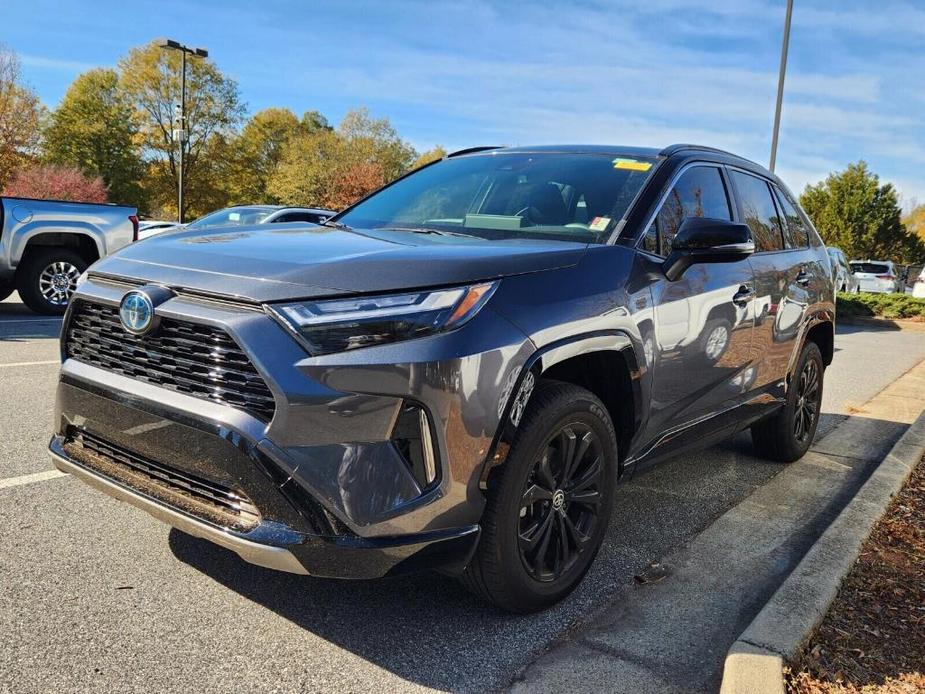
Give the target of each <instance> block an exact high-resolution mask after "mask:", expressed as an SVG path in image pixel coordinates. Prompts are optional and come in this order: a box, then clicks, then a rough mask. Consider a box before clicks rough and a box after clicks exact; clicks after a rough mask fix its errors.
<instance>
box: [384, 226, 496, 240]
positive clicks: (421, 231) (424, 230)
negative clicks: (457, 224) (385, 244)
mask: <svg viewBox="0 0 925 694" xmlns="http://www.w3.org/2000/svg"><path fill="white" fill-rule="evenodd" d="M379 228H380V229H381V230H383V231H410V232H411V233H413V234H434V235H435V236H460V237H462V238H466V239H474V238H478V237H477V236H473V235H472V234H461V233H460V232H458V231H443V230H441V229H432V228H429V227H379Z"/></svg>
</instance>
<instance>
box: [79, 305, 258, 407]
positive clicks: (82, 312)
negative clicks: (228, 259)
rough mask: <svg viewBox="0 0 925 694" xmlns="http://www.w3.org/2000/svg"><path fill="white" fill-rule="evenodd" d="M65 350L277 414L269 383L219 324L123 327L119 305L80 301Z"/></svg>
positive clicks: (194, 392)
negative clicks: (151, 329) (138, 330)
mask: <svg viewBox="0 0 925 694" xmlns="http://www.w3.org/2000/svg"><path fill="white" fill-rule="evenodd" d="M65 352H66V354H67V356H68V357H71V358H73V359H76V360H77V361H81V362H84V363H86V364H91V365H93V366H98V367H100V368H102V369H106V370H107V371H113V372H115V373H118V374H121V375H123V376H128V377H130V378H135V379H138V380H139V381H144V382H146V383H153V384H154V385H158V386H161V387H162V388H169V389H170V390H174V391H177V392H178V393H186V394H187V395H192V396H194V397H197V398H203V399H205V400H212V401H214V402H218V403H221V404H223V405H229V406H230V407H235V408H237V409H239V410H243V411H245V412H248V413H250V414H252V415H254V416H255V417H258V418H259V419H262V420H263V421H265V422H266V421H269V420H270V419H272V418H273V412H274V410H275V404H276V403H275V401H274V400H273V394H272V393H271V392H270V389H269V388H268V387H267V384H266V383H265V382H264V380H263V378H261V376H260V374H259V373H258V372H257V369H256V368H254V365H253V364H252V363H251V361H250V359H248V357H247V355H246V354H245V353H244V351H243V350H242V349H241V348H240V347H239V346H238V344H237V343H236V342H235V341H234V339H232V337H231V335H229V334H228V333H226V332H225V331H224V330H222V329H220V328H214V327H212V326H209V325H199V324H197V323H188V322H186V321H179V320H174V319H171V318H164V319H163V320H162V321H161V323H160V326H159V327H158V329H157V331H156V332H155V333H153V334H151V335H144V336H136V335H132V334H131V333H129V332H127V331H125V330H124V329H123V328H122V322H121V321H120V320H119V309H118V308H116V307H114V306H104V305H102V304H93V303H89V302H86V301H76V302H75V303H74V307H73V313H72V315H71V320H70V323H69V325H68V329H67V338H66V340H65Z"/></svg>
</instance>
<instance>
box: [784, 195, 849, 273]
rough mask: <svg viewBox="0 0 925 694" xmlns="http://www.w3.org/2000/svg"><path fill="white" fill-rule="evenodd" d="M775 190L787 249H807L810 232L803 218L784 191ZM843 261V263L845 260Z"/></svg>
mask: <svg viewBox="0 0 925 694" xmlns="http://www.w3.org/2000/svg"><path fill="white" fill-rule="evenodd" d="M775 190H776V191H777V203H778V204H779V205H780V209H781V211H782V212H783V215H784V222H785V224H784V239H785V240H786V241H787V247H788V248H806V247H807V246H808V245H809V230H808V229H807V228H806V223H805V222H804V221H803V217H801V216H800V213H799V212H798V211H797V208H796V206H795V205H794V204H793V202H791V200H790V198H788V197H787V196H786V195H785V194H784V192H783V191H782V190H780V189H779V188H777V187H775ZM841 260H842V261H843V260H844V258H841Z"/></svg>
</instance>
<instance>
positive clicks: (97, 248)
mask: <svg viewBox="0 0 925 694" xmlns="http://www.w3.org/2000/svg"><path fill="white" fill-rule="evenodd" d="M21 243H22V245H21V246H20V249H18V253H17V255H18V256H19V257H20V258H23V257H25V256H26V254H27V253H29V252H30V251H32V250H34V249H36V248H68V249H71V250H74V251H76V252H77V253H78V254H80V256H81V257H82V258H83V259H84V260H86V261H87V264H88V265H90V264H92V263H94V262H96V261H97V260H99V259H100V258H101V257H102V255H103V250H102V245H101V242H100V239H98V238H97V237H96V236H95V235H94V234H93V233H92V232H91V231H90V230H89V229H87V230H75V231H42V230H36V232H35V233H33V234H30V235H29V236H27V237H26V238H25V239H23V240H22V241H21Z"/></svg>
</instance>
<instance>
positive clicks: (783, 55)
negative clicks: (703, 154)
mask: <svg viewBox="0 0 925 694" xmlns="http://www.w3.org/2000/svg"><path fill="white" fill-rule="evenodd" d="M792 15H793V0H787V17H786V18H785V19H784V40H783V43H782V44H781V48H780V74H779V75H778V76H777V106H776V108H775V109H774V134H773V135H772V137H771V164H770V166H768V168H769V169H770V170H771V173H774V165H775V164H776V163H777V139H778V135H779V133H780V109H781V104H782V103H783V101H784V75H786V73H787V51H788V50H789V48H790V17H791V16H792Z"/></svg>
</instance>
